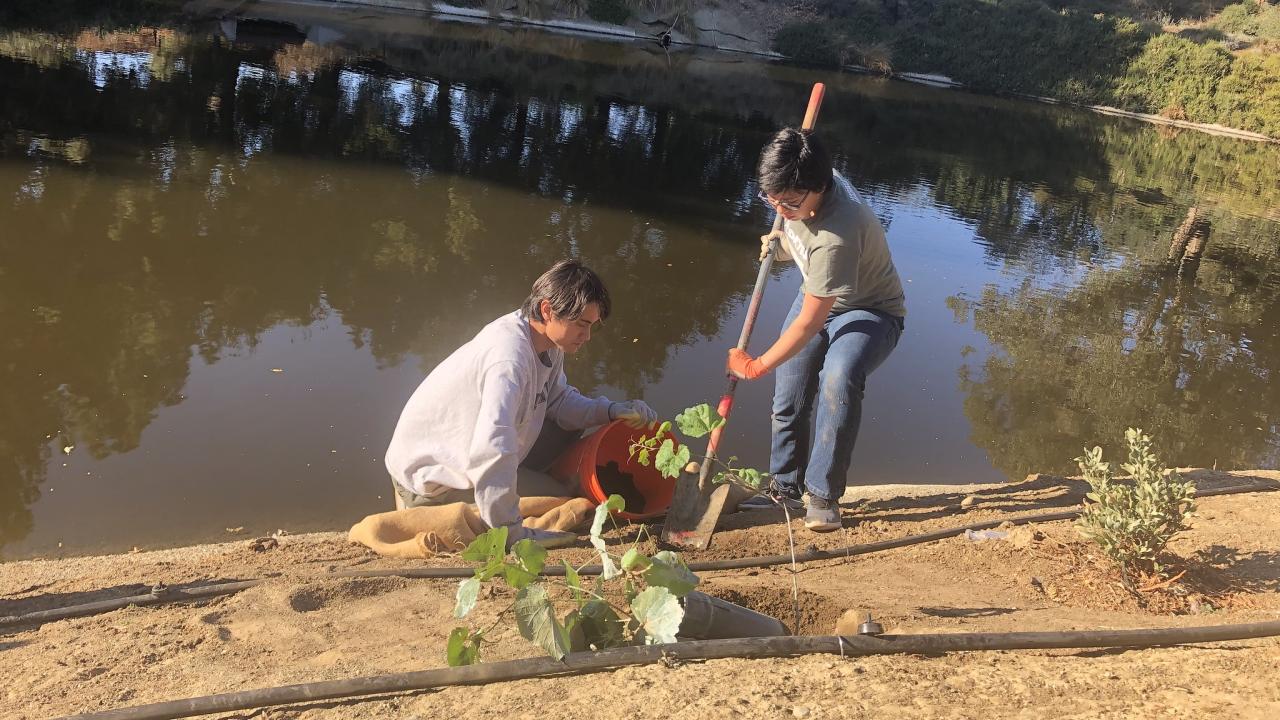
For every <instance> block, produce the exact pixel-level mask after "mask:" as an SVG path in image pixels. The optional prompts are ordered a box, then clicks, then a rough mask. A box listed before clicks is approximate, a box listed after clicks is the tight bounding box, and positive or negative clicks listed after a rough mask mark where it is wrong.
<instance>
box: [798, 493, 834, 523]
mask: <svg viewBox="0 0 1280 720" xmlns="http://www.w3.org/2000/svg"><path fill="white" fill-rule="evenodd" d="M804 526H805V527H807V528H809V529H810V530H812V531H814V532H831V531H832V530H839V529H840V527H841V524H840V503H838V502H836V501H835V500H823V499H822V498H820V497H814V496H813V495H810V496H809V512H808V513H806V514H805V516H804Z"/></svg>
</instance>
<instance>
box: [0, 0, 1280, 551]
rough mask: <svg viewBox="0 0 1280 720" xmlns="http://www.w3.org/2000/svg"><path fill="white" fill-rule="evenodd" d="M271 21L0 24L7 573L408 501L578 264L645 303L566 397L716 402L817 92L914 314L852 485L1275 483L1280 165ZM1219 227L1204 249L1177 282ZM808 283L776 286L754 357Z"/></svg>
mask: <svg viewBox="0 0 1280 720" xmlns="http://www.w3.org/2000/svg"><path fill="white" fill-rule="evenodd" d="M273 7H274V6H272V5H271V4H269V3H258V4H257V6H256V8H255V13H256V16H257V18H259V20H255V21H248V20H237V19H235V18H234V16H231V19H227V18H226V17H211V18H209V19H202V18H199V17H197V18H195V19H191V20H189V21H184V22H183V23H180V24H175V25H165V26H159V27H144V28H141V29H138V28H129V29H115V30H111V29H108V28H104V27H99V26H85V27H65V26H64V27H60V28H58V29H57V31H48V30H42V29H40V28H34V29H33V28H30V27H27V28H12V29H4V30H0V383H2V384H3V387H4V388H5V390H4V393H3V401H2V404H0V553H2V554H3V557H6V558H10V559H12V558H16V557H27V556H33V555H45V556H49V555H58V554H76V553H89V552H101V551H118V550H126V549H129V548H132V547H141V548H148V547H157V546H166V545H178V544H184V543H189V542H197V541H208V540H218V539H235V538H237V537H244V536H246V535H248V536H251V535H254V534H262V533H266V532H270V531H274V530H276V529H277V528H283V529H287V530H289V531H291V532H300V531H307V530H317V529H343V528H346V527H348V526H349V525H350V524H351V523H353V522H354V521H356V520H358V519H359V518H360V517H362V516H363V515H365V514H367V513H370V512H375V511H378V510H381V509H384V508H389V507H390V505H391V498H390V496H389V493H388V490H389V485H388V481H387V475H386V472H385V470H384V469H383V467H382V455H383V451H384V450H385V447H386V444H387V442H388V440H389V438H390V435H391V431H392V428H393V427H394V424H395V421H396V418H397V416H398V414H399V411H400V409H401V407H402V406H403V403H404V401H405V400H406V399H407V398H408V396H409V394H410V393H411V392H412V390H413V388H414V387H415V386H416V384H417V383H418V382H419V381H420V380H421V378H422V377H423V375H424V374H425V373H426V372H428V371H429V370H430V369H431V368H432V367H433V366H434V365H435V363H437V362H439V361H440V360H441V359H442V358H443V357H444V356H445V355H447V354H448V353H449V352H450V351H452V350H453V349H454V348H455V347H457V346H458V345H459V344H461V343H462V342H464V341H466V340H467V339H468V338H469V337H471V336H472V335H473V334H474V333H475V332H476V331H477V330H478V329H479V328H480V327H481V326H482V325H484V324H485V323H486V322H488V321H489V320H491V319H493V318H494V317H496V316H497V315H499V314H501V313H503V312H505V311H507V310H508V309H511V308H514V307H515V306H516V305H517V304H518V303H519V302H520V300H522V299H523V297H524V296H525V294H526V293H527V292H528V288H529V284H530V283H531V282H532V280H533V279H534V278H535V277H536V276H537V275H538V274H539V273H540V272H541V271H542V270H543V269H544V268H545V267H547V266H548V265H550V264H551V263H552V262H553V261H554V260H556V259H558V258H560V257H562V256H564V255H570V254H571V255H577V256H580V257H582V258H584V259H586V260H587V261H588V262H589V264H591V265H592V266H593V267H595V268H596V269H597V270H598V271H599V272H600V274H601V275H602V276H603V277H604V279H605V281H606V282H607V283H608V285H609V287H610V290H611V292H612V294H613V297H614V302H615V312H614V316H613V317H612V318H611V319H610V320H609V322H608V324H607V325H606V327H605V328H604V329H603V330H602V331H601V332H599V333H597V334H596V336H595V338H594V339H593V340H592V342H591V343H590V344H589V345H588V346H587V347H586V348H585V349H584V350H583V351H582V353H581V354H580V355H579V356H577V357H575V358H573V359H572V360H571V362H570V363H569V367H568V371H569V377H570V381H571V382H572V383H574V384H576V385H577V386H578V387H579V388H581V389H583V390H584V391H589V392H598V393H605V394H609V395H611V396H617V397H623V396H641V397H644V398H645V399H647V400H648V401H649V402H650V403H651V404H652V405H653V406H654V407H655V408H657V409H658V410H659V412H661V413H663V414H664V415H668V416H671V415H674V414H675V413H676V412H677V411H679V410H680V409H681V408H683V407H685V406H686V405H689V404H693V403H695V402H702V401H714V400H715V398H716V397H717V396H718V394H719V392H720V390H721V384H722V381H723V376H722V368H723V362H724V354H725V350H726V348H727V347H728V346H729V345H731V344H732V343H733V342H735V341H736V338H737V334H738V331H739V328H740V327H741V323H742V319H743V315H744V310H745V305H746V296H747V294H748V293H749V292H750V289H751V285H752V282H753V279H754V276H755V271H756V261H755V256H756V248H757V237H758V235H759V234H760V232H762V230H763V229H764V228H765V227H766V226H767V224H768V222H769V216H768V213H767V211H766V210H767V209H766V208H765V207H764V206H763V205H762V204H761V203H760V202H759V201H757V200H755V195H756V187H755V185H754V179H753V166H754V164H755V161H756V159H757V155H758V152H759V149H760V147H761V145H762V144H763V142H764V141H765V139H766V138H767V137H768V136H769V134H770V133H771V132H772V131H773V130H775V129H776V128H778V127H779V126H781V125H783V124H794V123H796V122H798V121H799V119H800V115H801V113H802V112H803V109H804V103H805V101H806V99H807V96H808V90H809V86H810V84H811V83H813V82H815V81H822V82H825V83H827V84H828V95H827V100H826V105H825V107H824V109H823V115H822V118H821V120H820V126H821V130H822V132H823V134H824V135H825V136H826V137H827V138H828V140H829V143H830V144H831V145H832V146H833V147H834V149H835V151H836V154H837V164H838V166H839V168H840V169H841V170H842V171H843V172H844V173H845V174H846V176H847V177H848V178H849V179H850V180H851V181H852V182H853V184H854V185H855V186H857V188H858V189H859V190H860V191H861V192H862V194H863V195H864V196H865V197H866V198H867V199H868V201H869V203H870V204H871V205H872V206H873V208H874V209H875V211H876V212H877V214H878V215H879V216H880V218H881V219H882V221H883V222H884V224H885V225H886V226H887V228H888V236H889V241H890V245H891V248H892V251H893V253H894V257H895V260H896V262H897V266H898V268H899V271H900V273H901V275H902V278H903V280H904V283H905V284H906V289H907V304H908V317H907V332H906V334H905V335H904V337H903V340H902V342H901V344H900V345H899V347H898V349H897V350H896V352H895V353H894V354H893V355H892V357H891V358H890V359H889V361H888V362H887V363H886V364H885V365H884V366H883V367H882V368H881V369H880V370H878V371H877V372H876V373H875V374H874V375H873V376H872V378H871V380H870V382H869V384H868V390H867V400H866V409H865V413H864V424H863V428H862V433H861V437H860V440H859V443H858V448H857V451H856V454H855V460H854V467H853V470H852V471H851V473H850V481H851V483H853V484H874V483H886V482H894V483H966V482H983V481H999V480H1004V479H1020V478H1021V477H1022V476H1023V475H1025V474H1026V473H1028V472H1035V471H1043V472H1065V471H1069V470H1071V469H1072V467H1073V464H1072V462H1071V461H1072V458H1073V457H1075V456H1076V455H1078V454H1079V452H1080V450H1081V448H1082V447H1083V446H1084V445H1085V444H1086V443H1087V444H1089V445H1093V444H1102V445H1103V446H1104V447H1106V448H1107V449H1108V451H1109V453H1110V454H1112V455H1113V456H1116V459H1118V456H1117V451H1116V447H1117V444H1118V441H1119V440H1120V439H1121V437H1122V434H1123V431H1124V428H1126V427H1128V426H1133V425H1136V426H1141V427H1143V428H1144V429H1146V430H1148V431H1149V432H1151V433H1152V434H1153V435H1154V436H1155V438H1156V442H1157V447H1158V450H1159V451H1161V453H1162V456H1163V458H1164V459H1165V460H1166V461H1167V462H1168V463H1170V464H1179V465H1201V466H1212V465H1215V464H1216V465H1217V466H1218V467H1220V468H1238V467H1259V466H1268V467H1274V466H1276V465H1277V464H1278V463H1280V382H1278V380H1280V378H1277V373H1278V372H1280V147H1277V146H1275V145H1260V144H1256V143H1247V142H1241V141H1234V140H1229V139H1223V138H1217V137H1211V136H1208V135H1204V134H1198V133H1191V132H1175V131H1169V130H1167V129H1161V128H1156V127H1152V126H1148V125H1144V124H1138V123H1133V122H1129V121H1120V120H1113V119H1106V118H1101V117H1097V116H1093V115H1090V114H1086V113H1082V112H1077V111H1072V110H1066V109H1063V108H1055V107H1049V106H1042V105H1035V104H1027V103H1020V102H1011V101H1004V100H999V99H994V98H985V97H977V96H973V95H969V94H964V93H959V92H954V91H944V90H934V89H929V88H924V87H919V86H914V85H909V84H904V83H897V82H888V81H883V80H878V79H873V78H867V77H860V76H853V75H849V74H840V73H834V72H824V71H815V70H811V69H804V68H796V67H788V66H784V65H779V64H772V63H767V62H763V61H759V60H754V59H747V58H743V57H738V56H730V55H714V54H706V55H699V54H694V53H689V52H678V53H671V54H667V53H666V52H664V51H663V50H662V49H661V48H660V47H657V46H653V47H649V46H644V45H636V44H617V43H605V42H597V41H591V40H583V39H578V38H567V37H561V36H555V35H549V34H544V33H535V32H524V31H518V30H512V29H506V28H500V27H493V26H478V25H466V24H457V23H443V22H439V21H432V20H427V19H422V18H418V17H413V16H404V15H397V16H383V15H377V14H371V13H369V12H366V11H359V12H357V11H346V12H336V11H332V10H320V9H307V6H301V5H289V6H281V8H283V9H273ZM273 13H275V14H274V15H273ZM262 18H266V19H268V20H270V19H276V20H285V19H287V20H289V21H290V22H292V23H293V24H292V25H284V24H277V23H272V22H263V21H261V19H262ZM1193 207H1194V208H1196V209H1197V211H1198V213H1199V217H1200V218H1202V219H1204V220H1206V221H1207V222H1208V225H1209V227H1210V231H1209V233H1208V235H1207V237H1208V241H1207V246H1206V247H1205V249H1204V254H1203V258H1202V259H1201V260H1200V261H1199V262H1198V263H1197V262H1194V261H1191V262H1185V263H1178V262H1176V261H1175V262H1170V261H1169V260H1168V259H1167V256H1168V254H1169V251H1170V242H1171V238H1172V236H1173V234H1174V231H1175V229H1176V228H1177V227H1178V226H1179V225H1180V224H1181V223H1182V221H1183V219H1184V218H1185V217H1186V216H1187V213H1188V211H1189V210H1190V209H1191V208H1193ZM798 286H799V278H798V275H797V273H796V272H795V271H794V270H793V269H788V268H787V267H785V266H784V267H783V268H780V269H779V270H778V271H776V273H775V276H774V278H773V279H772V281H771V283H770V285H769V287H768V291H767V295H766V298H765V303H764V307H763V311H762V315H761V319H760V323H759V325H758V330H757V333H756V339H755V340H754V342H753V345H752V349H753V350H755V351H757V352H759V351H760V350H762V349H763V348H764V347H766V346H767V344H768V342H770V341H771V340H772V339H773V338H775V337H776V333H777V331H778V326H779V324H780V323H781V321H782V318H783V315H784V313H785V311H786V310H787V308H788V307H789V306H790V304H791V301H792V298H793V297H794V295H795V293H796V291H797V288H798ZM771 390H772V383H771V382H767V381H766V382H760V383H754V384H749V385H745V386H743V388H742V389H741V392H740V400H739V403H738V405H737V408H736V412H735V416H734V419H733V422H732V423H731V424H730V426H729V431H728V432H727V434H726V438H725V448H726V450H725V452H727V453H731V454H734V455H737V456H739V458H740V459H741V460H742V462H743V463H745V464H750V465H756V466H761V467H763V466H766V465H767V448H768V433H769V422H768V409H769V396H770V393H771ZM229 528H244V529H243V531H241V532H240V533H239V534H232V533H229V532H228V529H229Z"/></svg>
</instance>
